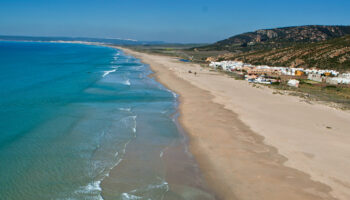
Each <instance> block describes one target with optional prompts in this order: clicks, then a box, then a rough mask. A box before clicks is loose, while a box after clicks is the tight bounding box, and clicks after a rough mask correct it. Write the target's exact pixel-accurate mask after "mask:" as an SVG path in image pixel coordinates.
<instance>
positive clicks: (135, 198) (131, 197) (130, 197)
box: [122, 193, 142, 200]
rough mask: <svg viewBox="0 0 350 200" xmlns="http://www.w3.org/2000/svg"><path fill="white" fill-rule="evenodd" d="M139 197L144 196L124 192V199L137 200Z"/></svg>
mask: <svg viewBox="0 0 350 200" xmlns="http://www.w3.org/2000/svg"><path fill="white" fill-rule="evenodd" d="M137 199H142V197H139V196H136V195H132V194H128V193H122V200H137Z"/></svg>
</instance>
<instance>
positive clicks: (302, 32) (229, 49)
mask: <svg viewBox="0 0 350 200" xmlns="http://www.w3.org/2000/svg"><path fill="white" fill-rule="evenodd" d="M195 50H196V51H200V52H201V51H202V52H206V51H214V50H216V51H222V52H223V53H222V54H221V55H218V56H212V57H209V58H208V59H207V60H210V61H214V60H240V61H244V62H247V63H251V64H260V65H271V66H288V67H304V68H311V67H316V68H321V69H322V68H323V69H325V68H327V69H337V70H340V71H348V70H350V26H297V27H286V28H276V29H267V30H258V31H255V32H250V33H244V34H240V35H236V36H233V37H231V38H228V39H226V40H222V41H219V42H216V43H214V44H212V45H207V46H203V47H199V48H195Z"/></svg>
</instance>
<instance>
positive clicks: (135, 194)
mask: <svg viewBox="0 0 350 200" xmlns="http://www.w3.org/2000/svg"><path fill="white" fill-rule="evenodd" d="M157 178H158V179H159V180H160V183H156V184H149V185H146V186H144V187H141V188H138V189H135V190H131V191H129V192H124V193H122V194H121V195H120V198H121V199H123V200H134V199H163V198H164V195H165V193H167V192H168V191H169V184H168V182H166V181H164V180H162V179H161V178H159V177H157ZM140 194H142V196H141V195H140Z"/></svg>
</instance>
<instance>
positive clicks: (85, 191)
mask: <svg viewBox="0 0 350 200" xmlns="http://www.w3.org/2000/svg"><path fill="white" fill-rule="evenodd" d="M101 191H102V188H101V181H100V180H99V181H94V182H91V183H89V184H87V185H86V186H82V187H80V188H79V189H78V190H76V191H75V194H77V195H78V196H80V195H84V196H88V197H86V198H85V199H91V200H103V198H102V196H101ZM78 199H79V198H78Z"/></svg>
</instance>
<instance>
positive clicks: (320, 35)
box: [198, 25, 350, 51]
mask: <svg viewBox="0 0 350 200" xmlns="http://www.w3.org/2000/svg"><path fill="white" fill-rule="evenodd" d="M348 34H350V26H320V25H310V26H294V27H285V28H274V29H262V30H257V31H255V32H248V33H243V34H239V35H236V36H233V37H230V38H228V39H225V40H222V41H219V42H216V43H214V44H212V45H208V46H204V47H200V48H198V50H227V51H249V50H254V49H264V48H279V47H286V46H291V45H294V44H295V43H302V42H320V41H326V40H329V39H333V38H338V37H342V36H345V35H348Z"/></svg>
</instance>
